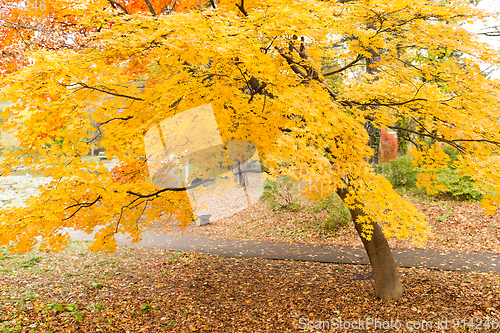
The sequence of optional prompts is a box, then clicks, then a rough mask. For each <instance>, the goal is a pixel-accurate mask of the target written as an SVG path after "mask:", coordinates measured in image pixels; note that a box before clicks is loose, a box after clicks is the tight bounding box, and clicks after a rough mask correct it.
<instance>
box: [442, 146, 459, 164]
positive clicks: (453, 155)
mask: <svg viewBox="0 0 500 333" xmlns="http://www.w3.org/2000/svg"><path fill="white" fill-rule="evenodd" d="M443 151H444V152H445V153H446V154H448V156H449V157H450V162H449V163H448V167H450V168H451V167H452V165H453V162H455V161H456V160H457V159H458V155H460V153H459V152H458V150H456V149H455V148H453V147H451V146H445V147H444V148H443Z"/></svg>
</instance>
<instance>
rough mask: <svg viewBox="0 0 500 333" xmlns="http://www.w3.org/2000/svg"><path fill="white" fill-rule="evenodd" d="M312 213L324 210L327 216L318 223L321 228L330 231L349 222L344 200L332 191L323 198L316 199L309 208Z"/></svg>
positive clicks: (349, 215) (336, 229)
mask: <svg viewBox="0 0 500 333" xmlns="http://www.w3.org/2000/svg"><path fill="white" fill-rule="evenodd" d="M311 211H312V212H314V213H317V212H320V211H326V212H327V214H328V217H327V218H326V219H325V220H323V221H322V222H321V225H319V226H320V227H321V228H323V229H326V230H327V231H330V232H335V231H338V230H340V229H342V228H344V227H346V226H348V225H349V224H350V222H351V214H350V213H349V210H348V209H347V207H346V206H345V204H344V202H343V201H342V200H341V199H340V198H339V197H338V196H337V195H336V194H335V193H332V194H330V195H329V196H328V197H326V198H325V199H323V200H320V201H317V202H316V203H315V204H314V206H313V207H312V208H311Z"/></svg>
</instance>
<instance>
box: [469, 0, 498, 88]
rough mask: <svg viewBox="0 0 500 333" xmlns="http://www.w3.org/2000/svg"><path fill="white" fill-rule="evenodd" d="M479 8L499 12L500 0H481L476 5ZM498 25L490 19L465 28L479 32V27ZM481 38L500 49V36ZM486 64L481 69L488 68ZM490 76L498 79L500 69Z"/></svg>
mask: <svg viewBox="0 0 500 333" xmlns="http://www.w3.org/2000/svg"><path fill="white" fill-rule="evenodd" d="M477 7H478V8H481V9H486V10H488V11H490V12H500V0H482V1H481V2H480V3H479V5H478V6H477ZM496 25H500V19H499V20H490V21H488V22H487V23H476V24H473V25H468V26H466V28H467V29H468V30H470V31H474V32H479V31H480V30H481V29H485V28H487V27H492V26H496ZM481 40H482V41H484V42H487V43H490V44H491V45H493V46H494V47H496V48H497V49H498V50H499V51H500V37H484V36H482V37H481ZM488 67H489V66H488V65H485V66H484V67H483V66H482V68H483V69H486V68H488ZM492 77H494V78H497V79H500V70H497V71H496V72H495V73H492Z"/></svg>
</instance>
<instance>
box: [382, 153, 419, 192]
mask: <svg viewBox="0 0 500 333" xmlns="http://www.w3.org/2000/svg"><path fill="white" fill-rule="evenodd" d="M375 171H376V172H377V173H379V174H381V175H383V176H385V177H386V178H387V180H388V181H389V182H390V183H391V184H392V186H393V187H394V188H397V187H406V188H414V187H415V186H416V183H417V175H418V173H419V168H417V167H416V166H414V165H413V163H412V162H411V160H410V158H408V157H406V156H401V157H398V158H397V159H394V160H391V161H389V162H387V163H381V164H378V165H376V166H375Z"/></svg>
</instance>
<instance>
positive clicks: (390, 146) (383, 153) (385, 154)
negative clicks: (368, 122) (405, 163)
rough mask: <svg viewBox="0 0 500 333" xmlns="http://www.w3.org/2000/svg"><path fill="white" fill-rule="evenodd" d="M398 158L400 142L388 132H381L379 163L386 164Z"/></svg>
mask: <svg viewBox="0 0 500 333" xmlns="http://www.w3.org/2000/svg"><path fill="white" fill-rule="evenodd" d="M396 158H398V140H397V139H396V137H395V136H394V135H392V134H390V133H388V132H387V131H386V130H381V131H380V151H379V162H380V163H385V162H389V161H390V160H394V159H396Z"/></svg>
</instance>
